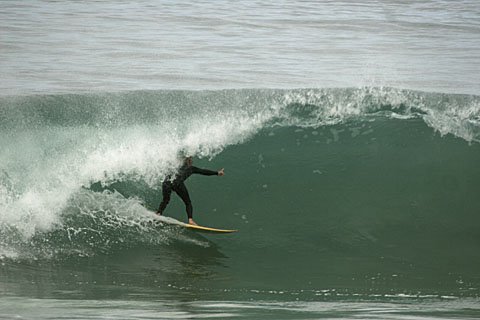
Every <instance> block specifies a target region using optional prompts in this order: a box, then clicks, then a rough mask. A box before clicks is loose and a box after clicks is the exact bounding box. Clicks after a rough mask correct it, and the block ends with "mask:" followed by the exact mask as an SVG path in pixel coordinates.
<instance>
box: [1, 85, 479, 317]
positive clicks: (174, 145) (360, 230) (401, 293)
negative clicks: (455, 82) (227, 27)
mask: <svg viewBox="0 0 480 320" xmlns="http://www.w3.org/2000/svg"><path fill="white" fill-rule="evenodd" d="M478 105H479V99H478V98H477V97H475V96H457V95H442V94H433V93H432V94H430V93H421V92H410V91H401V90H395V89H378V88H370V89H368V88H366V89H358V90H353V89H331V90H292V91H274V90H267V91H262V90H238V91H219V92H215V91H211V92H210V91H209V92H203V91H201V92H172V91H166V92H132V93H125V94H108V95H103V96H99V95H97V96H76V95H67V96H33V97H9V98H3V100H1V107H2V108H1V109H0V110H2V112H3V116H4V117H2V122H1V126H0V128H2V129H1V130H2V132H3V134H2V138H1V139H0V141H1V143H2V147H3V148H2V150H3V151H2V154H1V162H0V173H1V175H0V178H1V183H2V184H1V189H0V192H1V202H0V204H1V206H2V207H1V220H0V227H1V229H0V249H1V251H0V257H1V263H2V264H1V268H0V296H1V298H0V318H6V319H8V318H11V317H12V316H15V315H19V316H21V317H24V318H38V319H50V318H62V317H66V316H67V317H68V316H69V315H72V316H76V317H78V318H102V317H104V318H125V319H132V318H139V319H140V318H148V319H150V318H165V319H172V318H195V317H205V318H214V317H220V318H235V317H237V318H238V317H243V318H251V319H257V318H262V319H263V318H265V319H312V318H380V319H385V318H389V319H407V318H408V319H412V318H418V319H430V318H476V317H478V316H480V310H479V308H478V305H479V304H478V303H479V295H480V273H479V270H480V269H479V266H480V254H479V252H480V251H479V249H480V232H479V225H480V218H479V216H478V213H479V212H480V197H478V194H479V190H480V166H479V165H478V164H479V161H480V145H479V144H478V141H479V126H478V120H479V109H478ZM179 150H186V151H187V152H190V153H191V154H194V155H195V156H196V158H195V165H196V166H199V167H206V168H211V169H219V168H225V172H226V175H225V176H224V177H222V178H219V177H204V176H192V177H191V178H190V179H189V180H188V181H187V185H188V188H189V191H190V195H191V198H192V200H193V204H194V217H195V220H196V221H197V222H198V223H201V224H203V225H208V226H216V227H226V228H236V229H239V232H238V233H235V234H231V235H206V234H198V233H195V232H192V231H188V230H184V229H179V228H178V227H174V226H155V225H153V224H152V223H151V219H150V218H149V216H148V214H149V213H148V211H147V210H150V211H154V210H155V209H156V208H157V206H158V204H159V202H160V200H161V188H160V183H161V180H162V178H163V176H164V175H165V174H166V173H167V172H168V171H169V170H172V169H173V168H174V167H175V165H176V162H175V156H176V153H177V151H179ZM145 208H146V209H145ZM166 215H168V216H170V217H173V218H175V219H177V220H185V218H186V215H185V213H184V208H183V204H182V203H181V201H180V199H179V198H178V197H175V196H174V197H173V198H172V202H171V204H170V205H169V207H168V209H167V211H166ZM40 306H41V308H39V307H40ZM42 310H45V312H43V311H42Z"/></svg>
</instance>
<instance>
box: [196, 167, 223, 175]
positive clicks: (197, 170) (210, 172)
mask: <svg viewBox="0 0 480 320" xmlns="http://www.w3.org/2000/svg"><path fill="white" fill-rule="evenodd" d="M192 173H198V174H203V175H204V176H217V175H218V172H217V171H212V170H208V169H200V168H197V167H193V166H192Z"/></svg>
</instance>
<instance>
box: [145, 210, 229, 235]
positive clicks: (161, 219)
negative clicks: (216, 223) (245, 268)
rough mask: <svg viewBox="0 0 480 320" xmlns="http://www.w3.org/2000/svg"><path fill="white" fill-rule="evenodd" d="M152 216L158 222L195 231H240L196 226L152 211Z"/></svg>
mask: <svg viewBox="0 0 480 320" xmlns="http://www.w3.org/2000/svg"><path fill="white" fill-rule="evenodd" d="M152 217H153V219H154V220H156V221H158V222H161V223H165V224H169V225H176V226H180V227H184V228H187V229H190V230H194V231H199V232H208V233H233V232H237V231H238V230H231V229H217V228H211V227H205V226H194V225H193V224H188V223H184V222H181V221H178V220H175V219H173V218H170V217H165V216H159V215H157V214H154V213H152Z"/></svg>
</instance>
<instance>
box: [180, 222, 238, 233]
mask: <svg viewBox="0 0 480 320" xmlns="http://www.w3.org/2000/svg"><path fill="white" fill-rule="evenodd" d="M184 227H185V228H188V229H192V230H196V231H203V232H212V233H232V232H237V231H238V230H225V229H216V228H210V227H203V226H194V225H193V224H188V223H184Z"/></svg>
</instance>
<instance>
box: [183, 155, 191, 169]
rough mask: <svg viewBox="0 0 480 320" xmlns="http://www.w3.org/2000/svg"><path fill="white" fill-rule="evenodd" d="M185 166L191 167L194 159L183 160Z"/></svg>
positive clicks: (186, 158)
mask: <svg viewBox="0 0 480 320" xmlns="http://www.w3.org/2000/svg"><path fill="white" fill-rule="evenodd" d="M183 164H184V165H186V166H189V167H190V166H191V165H192V164H193V158H192V157H185V159H184V160H183Z"/></svg>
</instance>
